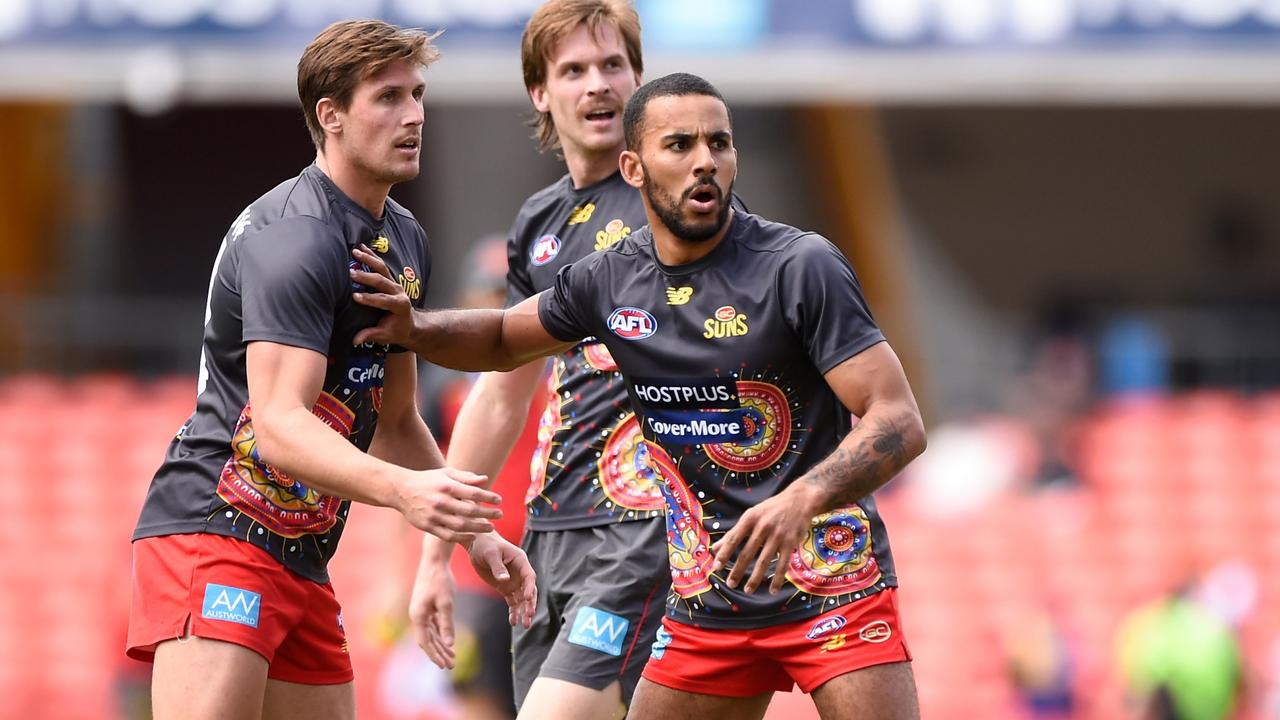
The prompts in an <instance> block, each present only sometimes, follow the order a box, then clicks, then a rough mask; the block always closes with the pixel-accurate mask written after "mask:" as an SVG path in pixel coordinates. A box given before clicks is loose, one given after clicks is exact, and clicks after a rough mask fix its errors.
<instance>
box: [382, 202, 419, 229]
mask: <svg viewBox="0 0 1280 720" xmlns="http://www.w3.org/2000/svg"><path fill="white" fill-rule="evenodd" d="M384 212H386V213H387V217H388V218H390V219H398V220H400V221H401V222H410V223H413V224H414V225H417V224H418V218H417V217H415V216H414V214H413V213H411V212H409V208H407V207H405V206H403V205H401V204H400V203H398V202H396V201H395V200H394V199H393V198H391V197H388V198H387V205H386V210H385V211H384Z"/></svg>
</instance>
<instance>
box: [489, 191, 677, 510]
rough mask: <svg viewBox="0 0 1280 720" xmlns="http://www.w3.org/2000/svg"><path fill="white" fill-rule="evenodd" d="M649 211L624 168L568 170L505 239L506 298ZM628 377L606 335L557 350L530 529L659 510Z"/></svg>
mask: <svg viewBox="0 0 1280 720" xmlns="http://www.w3.org/2000/svg"><path fill="white" fill-rule="evenodd" d="M646 222H647V221H646V220H645V214H644V205H643V202H642V201H641V199H640V193H639V191H637V190H636V189H635V188H633V187H631V186H630V185H627V183H626V182H625V181H623V179H622V174H621V173H618V172H615V173H614V174H612V175H610V176H609V177H607V178H605V179H604V180H601V181H599V182H597V183H594V184H592V185H588V186H586V187H583V188H574V187H573V180H572V179H571V178H570V177H569V176H568V175H565V176H564V177H562V178H561V179H560V180H558V181H556V182H555V183H553V184H551V185H549V186H547V187H546V188H544V189H542V190H540V191H539V192H537V193H536V194H534V195H533V196H532V197H530V198H529V199H528V200H527V201H526V202H525V204H524V206H523V207H522V208H521V209H520V213H519V215H517V216H516V221H515V224H514V225H513V226H512V228H511V234H510V236H509V239H508V242H507V268H508V269H507V304H508V305H514V304H516V303H519V302H520V301H521V300H524V299H525V298H528V297H531V296H533V295H535V294H537V293H538V292H540V291H542V290H546V289H547V288H550V287H551V286H552V285H554V284H555V278H556V273H558V272H559V271H560V269H561V268H564V267H566V266H567V265H569V264H570V263H573V262H575V261H578V260H580V259H582V258H584V257H587V256H588V255H591V254H592V253H594V252H596V251H597V250H603V249H606V248H610V247H613V246H614V245H616V244H617V243H618V242H620V241H621V240H623V239H624V238H626V237H628V236H629V235H631V234H632V233H633V232H635V231H636V230H638V229H639V228H640V227H641V226H643V225H644V224H645V223H646ZM645 458H646V455H645V445H644V443H643V442H642V437H641V434H640V427H639V425H638V424H637V423H636V419H635V415H634V414H633V413H632V412H631V404H630V402H628V400H627V392H626V386H625V384H624V383H623V381H622V376H621V375H619V374H618V372H617V366H616V365H615V364H614V361H613V357H612V356H610V354H609V350H608V349H607V347H606V346H605V345H604V344H603V343H600V342H598V341H597V340H595V339H594V338H586V339H585V340H583V341H582V342H581V343H579V344H578V345H577V346H576V347H573V348H571V349H570V350H568V351H567V352H565V353H562V354H561V355H559V356H557V357H556V358H555V359H554V360H553V364H552V369H551V374H550V376H549V378H548V380H547V404H546V410H545V411H544V412H543V415H542V420H541V423H540V426H539V429H538V447H537V450H536V451H535V453H534V456H533V458H532V459H531V461H530V471H531V475H532V482H531V483H530V486H529V491H528V493H527V494H526V498H525V499H526V502H527V507H528V513H529V518H528V527H529V529H531V530H570V529H578V528H587V527H593V526H596V525H603V524H606V523H611V522H620V521H625V520H639V519H643V518H656V517H659V516H661V515H662V512H663V501H662V493H661V491H660V490H659V483H658V482H657V481H656V478H655V476H654V472H655V469H654V468H653V467H652V466H651V465H650V464H649V463H648V462H646V459H645Z"/></svg>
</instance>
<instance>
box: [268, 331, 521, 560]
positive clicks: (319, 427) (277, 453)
mask: <svg viewBox="0 0 1280 720" xmlns="http://www.w3.org/2000/svg"><path fill="white" fill-rule="evenodd" d="M246 365H247V375H248V385H249V404H250V406H251V407H252V411H253V424H254V433H255V438H256V442H257V449H258V453H259V456H260V457H261V458H262V459H263V461H264V462H268V463H270V464H272V465H273V466H275V467H276V468H277V469H279V470H281V471H283V472H285V473H287V474H289V475H292V476H294V477H296V478H298V479H299V480H301V481H302V482H304V483H306V484H307V485H308V486H310V487H312V488H314V489H315V490H318V491H319V492H321V493H324V494H326V495H334V496H337V497H342V498H349V499H351V500H356V501H359V502H363V503H368V504H371V505H380V506H383V507H391V508H395V509H396V510H397V511H399V512H400V513H401V514H403V515H404V516H405V518H406V519H407V520H408V521H409V522H410V523H411V524H413V525H414V527H417V528H419V529H421V530H425V531H427V532H431V533H437V534H440V535H442V536H443V537H446V538H450V539H455V540H462V539H465V538H467V537H469V536H470V535H472V534H474V533H477V532H488V531H489V530H492V529H493V526H492V524H490V523H489V521H488V519H486V518H495V517H498V516H499V515H500V513H499V512H498V510H497V508H494V507H484V506H482V505H480V504H479V503H492V504H497V503H498V502H500V500H501V498H499V497H498V496H497V495H494V494H493V493H491V492H489V491H487V490H484V489H481V488H479V487H475V485H478V484H480V483H481V482H483V480H484V478H480V477H478V476H473V475H471V474H470V473H462V472H459V471H450V470H444V469H442V470H429V471H421V472H414V471H411V470H407V469H405V468H401V467H397V466H395V465H392V464H390V463H387V462H385V461H382V460H379V459H377V458H375V457H373V456H371V455H367V454H365V453H363V452H361V451H360V450H359V449H358V448H356V447H355V446H353V445H351V444H350V443H349V442H347V441H346V440H345V439H344V438H342V436H340V435H338V434H337V433H335V432H334V430H333V429H332V428H330V427H329V426H328V425H326V424H325V423H324V421H322V420H320V419H319V418H318V417H316V416H315V415H314V414H313V413H312V412H311V408H312V405H313V404H314V403H315V401H316V398H317V397H319V394H320V388H321V386H322V384H323V382H324V375H325V368H326V359H325V357H324V356H323V355H321V354H320V353H317V352H315V351H313V350H306V349H303V348H297V347H291V346H288V345H281V344H278V343H272V342H253V343H250V344H249V348H248V352H247V358H246Z"/></svg>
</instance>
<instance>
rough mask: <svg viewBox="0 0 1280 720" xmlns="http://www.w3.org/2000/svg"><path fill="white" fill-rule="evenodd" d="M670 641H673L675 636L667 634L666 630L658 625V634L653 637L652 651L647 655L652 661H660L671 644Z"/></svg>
mask: <svg viewBox="0 0 1280 720" xmlns="http://www.w3.org/2000/svg"><path fill="white" fill-rule="evenodd" d="M672 640H675V636H674V635H672V634H671V633H669V632H667V628H665V627H664V626H662V625H659V626H658V634H657V635H655V636H654V640H653V649H652V651H651V652H650V653H649V657H651V658H653V659H654V660H661V659H662V656H663V655H666V654H667V646H668V645H670V644H671V641H672Z"/></svg>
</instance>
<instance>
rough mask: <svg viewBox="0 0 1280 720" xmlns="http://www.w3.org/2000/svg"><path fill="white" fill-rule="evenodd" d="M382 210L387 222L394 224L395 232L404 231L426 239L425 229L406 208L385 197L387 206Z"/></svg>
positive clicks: (412, 235)
mask: <svg viewBox="0 0 1280 720" xmlns="http://www.w3.org/2000/svg"><path fill="white" fill-rule="evenodd" d="M383 212H384V213H385V217H386V219H387V222H388V223H390V224H391V225H394V226H395V228H396V231H397V232H402V233H406V234H408V235H409V236H411V237H417V238H420V239H421V240H423V241H424V242H425V241H426V239H427V232H426V230H423V229H422V223H420V222H418V218H417V217H416V216H415V215H414V214H413V213H412V212H410V211H409V209H408V208H406V207H405V206H403V205H401V204H400V203H398V202H396V201H395V200H392V199H391V198H387V206H386V209H385V210H384V211H383Z"/></svg>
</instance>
